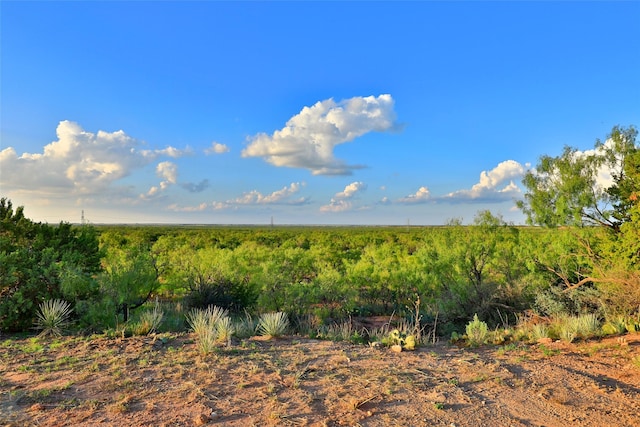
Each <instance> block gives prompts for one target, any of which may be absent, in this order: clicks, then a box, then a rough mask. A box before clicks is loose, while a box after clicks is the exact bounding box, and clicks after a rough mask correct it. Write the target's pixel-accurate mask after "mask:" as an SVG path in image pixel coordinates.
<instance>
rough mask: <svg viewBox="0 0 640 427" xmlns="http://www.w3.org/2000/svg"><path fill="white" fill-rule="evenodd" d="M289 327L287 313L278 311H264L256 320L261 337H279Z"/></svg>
mask: <svg viewBox="0 0 640 427" xmlns="http://www.w3.org/2000/svg"><path fill="white" fill-rule="evenodd" d="M288 328H289V318H288V317H287V313H284V312H282V311H279V312H277V313H264V314H263V315H261V316H260V319H259V320H258V333H259V334H260V335H262V336H263V337H272V338H276V337H280V336H282V335H284V334H285V333H286V332H287V329H288Z"/></svg>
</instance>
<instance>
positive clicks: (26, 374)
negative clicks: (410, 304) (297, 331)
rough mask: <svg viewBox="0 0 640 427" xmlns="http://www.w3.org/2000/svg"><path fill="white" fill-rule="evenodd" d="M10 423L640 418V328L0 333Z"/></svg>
mask: <svg viewBox="0 0 640 427" xmlns="http://www.w3.org/2000/svg"><path fill="white" fill-rule="evenodd" d="M0 425H7V426H30V425H33V426H96V425H105V426H127V427H128V426H200V425H220V426H275V425H283V426H288V425H291V426H449V427H450V426H457V427H462V426H568V425H571V426H594V427H602V426H639V425H640V334H634V335H626V336H624V337H617V338H607V339H602V340H594V341H588V342H577V343H572V344H566V343H562V342H553V343H546V344H534V345H524V344H511V345H506V346H488V347H482V348H478V349H469V348H459V347H456V346H452V345H449V344H437V345H434V346H426V347H422V348H420V349H419V350H417V351H413V352H402V353H394V352H392V351H391V350H389V349H387V348H370V347H367V346H355V345H350V344H347V343H334V342H329V341H315V340H307V339H302V338H297V337H290V338H286V339H280V340H269V341H265V340H259V339H250V340H246V341H243V342H240V341H238V342H234V343H233V345H232V347H231V348H220V349H219V350H218V351H217V352H215V353H213V354H210V355H207V356H201V355H200V354H199V353H198V350H197V348H196V345H195V342H194V336H193V335H192V334H180V335H176V334H173V335H168V334H167V335H157V336H155V337H132V338H124V339H107V338H95V337H93V338H87V337H66V338H61V339H51V338H48V339H37V340H36V339H33V338H32V339H29V338H24V339H15V338H14V339H10V338H7V337H4V338H0Z"/></svg>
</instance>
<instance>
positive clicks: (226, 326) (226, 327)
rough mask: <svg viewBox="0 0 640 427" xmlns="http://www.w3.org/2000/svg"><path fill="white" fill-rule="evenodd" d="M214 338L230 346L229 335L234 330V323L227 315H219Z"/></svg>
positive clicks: (231, 334) (230, 335)
mask: <svg viewBox="0 0 640 427" xmlns="http://www.w3.org/2000/svg"><path fill="white" fill-rule="evenodd" d="M215 328H216V338H217V340H218V341H219V342H224V343H226V344H227V346H228V347H231V337H232V336H233V334H234V333H235V332H236V329H235V325H234V324H233V321H232V320H231V318H230V317H229V316H224V317H221V318H220V319H219V320H218V321H217V322H216V326H215Z"/></svg>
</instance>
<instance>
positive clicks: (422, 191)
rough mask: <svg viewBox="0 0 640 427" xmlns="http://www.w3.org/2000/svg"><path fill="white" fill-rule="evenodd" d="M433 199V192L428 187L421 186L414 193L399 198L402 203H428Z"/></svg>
mask: <svg viewBox="0 0 640 427" xmlns="http://www.w3.org/2000/svg"><path fill="white" fill-rule="evenodd" d="M430 200H431V192H430V191H429V189H428V188H427V187H420V188H419V189H418V191H416V192H415V193H414V194H410V195H408V196H406V197H402V198H400V199H398V202H400V203H410V204H411V203H426V202H428V201H430Z"/></svg>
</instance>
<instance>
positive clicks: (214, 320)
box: [187, 306, 228, 354]
mask: <svg viewBox="0 0 640 427" xmlns="http://www.w3.org/2000/svg"><path fill="white" fill-rule="evenodd" d="M227 317H228V313H227V310H224V309H223V308H220V307H218V306H209V307H208V308H207V309H206V310H202V309H193V310H191V311H190V312H189V313H188V314H187V323H188V324H189V326H190V327H191V329H192V330H193V332H194V333H195V334H196V337H197V340H196V341H197V344H198V349H199V350H200V353H202V354H209V353H211V352H213V350H214V349H215V345H216V343H217V341H218V328H217V324H218V322H219V321H220V320H221V319H223V318H227Z"/></svg>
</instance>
